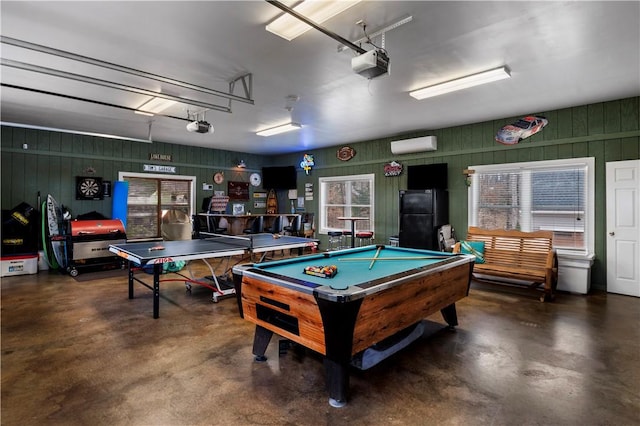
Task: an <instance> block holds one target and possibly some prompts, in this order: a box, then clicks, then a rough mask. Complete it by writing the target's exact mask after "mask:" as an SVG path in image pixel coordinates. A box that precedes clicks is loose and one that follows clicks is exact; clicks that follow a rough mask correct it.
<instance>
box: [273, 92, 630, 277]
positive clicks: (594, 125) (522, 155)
mask: <svg viewBox="0 0 640 426" xmlns="http://www.w3.org/2000/svg"><path fill="white" fill-rule="evenodd" d="M539 114H540V115H544V116H546V117H547V118H548V119H549V125H548V126H547V127H545V129H544V130H543V131H542V132H540V133H538V134H536V135H534V136H532V137H531V138H528V139H525V140H524V141H522V142H520V143H519V144H518V145H514V146H503V145H500V144H498V143H496V142H495V141H494V137H495V134H496V132H497V130H498V129H499V128H500V127H502V126H504V125H505V124H509V123H511V122H513V121H515V120H516V119H517V118H519V117H508V118H505V119H501V120H493V121H487V122H483V123H475V124H469V125H464V126H457V127H451V128H445V129H436V130H431V131H423V132H414V133H412V134H406V135H402V136H401V137H397V138H395V139H401V138H411V137H419V136H425V135H435V136H437V138H438V150H437V151H435V152H425V153H418V154H405V155H393V154H392V153H391V148H390V141H391V140H392V139H390V138H387V139H380V140H376V141H367V142H362V143H357V144H349V146H351V147H352V148H354V149H355V150H356V156H355V157H354V158H353V159H351V160H349V161H347V162H343V161H340V160H338V159H337V157H336V150H337V148H339V147H334V148H326V149H320V150H314V151H310V152H309V153H310V154H313V155H314V159H315V164H316V166H315V167H314V169H313V171H312V172H311V175H310V176H308V177H304V178H303V179H302V180H303V182H311V183H313V184H314V189H315V186H316V185H317V182H318V178H319V177H324V176H336V175H352V174H361V173H375V174H376V193H375V197H376V198H375V209H376V210H375V212H376V221H375V224H374V226H375V231H376V242H386V241H388V238H389V237H390V236H391V235H394V234H397V228H398V191H399V190H400V189H405V188H406V186H407V185H406V184H407V181H406V174H404V173H403V174H402V175H401V176H398V177H384V173H383V166H384V164H385V163H387V162H389V161H392V160H396V161H399V162H400V163H402V165H403V166H404V167H405V170H406V167H407V166H410V165H418V164H431V163H447V164H448V181H449V219H450V222H451V224H452V225H453V226H454V227H455V228H456V230H457V233H458V236H459V237H464V236H465V231H466V229H467V206H468V205H467V186H466V184H465V177H464V175H463V174H462V171H463V170H464V169H466V168H468V166H470V165H483V164H501V163H514V162H525V161H540V160H554V159H561V158H578V157H595V159H596V200H595V205H596V212H595V213H596V241H595V251H596V262H595V264H594V266H593V269H592V285H593V286H594V288H600V289H604V287H605V282H606V271H605V266H606V265H605V259H606V240H605V235H606V229H605V225H606V211H605V203H606V200H605V185H606V182H605V163H606V162H608V161H622V160H633V159H638V158H640V98H638V97H634V98H628V99H621V100H617V101H611V102H603V103H597V104H592V105H586V106H577V107H572V108H565V109H561V110H555V111H548V112H540V113H539ZM302 154H303V153H298V154H292V155H288V156H282V157H281V158H280V163H281V164H289V163H290V164H297V162H299V161H300V159H301V157H302ZM303 182H300V184H299V185H298V187H299V188H304V185H303ZM317 198H318V197H317V194H316V196H315V198H314V201H313V202H307V205H306V207H307V209H308V210H310V211H317ZM321 239H323V242H324V244H326V240H324V237H323V236H321Z"/></svg>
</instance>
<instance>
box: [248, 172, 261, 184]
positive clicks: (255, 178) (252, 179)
mask: <svg viewBox="0 0 640 426" xmlns="http://www.w3.org/2000/svg"><path fill="white" fill-rule="evenodd" d="M249 182H251V185H253V186H260V184H261V183H262V178H261V177H260V174H259V173H251V176H249Z"/></svg>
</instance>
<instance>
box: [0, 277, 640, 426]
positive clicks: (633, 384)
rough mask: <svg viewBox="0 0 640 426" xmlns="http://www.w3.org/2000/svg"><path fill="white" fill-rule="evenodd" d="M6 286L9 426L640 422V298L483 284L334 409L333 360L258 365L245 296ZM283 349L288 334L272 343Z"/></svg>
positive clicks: (65, 282) (172, 286) (296, 358)
mask: <svg viewBox="0 0 640 426" xmlns="http://www.w3.org/2000/svg"><path fill="white" fill-rule="evenodd" d="M100 276H104V274H101V273H90V272H87V273H81V275H80V276H79V277H78V278H79V279H80V280H81V281H78V280H75V279H73V278H71V277H69V276H67V275H63V274H59V273H57V272H40V273H39V274H37V275H29V276H19V277H9V278H3V279H2V283H1V288H2V324H1V325H2V342H1V343H2V389H1V390H2V407H1V408H2V412H1V422H2V425H43V424H55V425H342V424H350V425H383V424H384V425H394V424H395V425H484V424H492V425H632V424H635V425H637V424H640V300H639V299H636V298H631V297H625V296H618V295H612V294H593V295H589V296H578V295H569V294H562V293H561V294H559V295H558V296H557V298H556V301H555V302H554V303H541V302H539V301H538V299H537V297H536V295H534V294H532V293H530V292H513V291H512V292H508V291H507V290H506V289H499V290H496V289H495V288H488V287H480V286H478V285H476V284H474V285H472V290H471V292H470V295H469V297H467V298H465V299H464V300H462V301H461V302H459V303H458V304H457V306H458V318H459V322H460V326H459V327H458V328H457V329H456V331H455V332H452V331H449V330H446V329H445V327H444V326H445V323H444V321H443V320H442V318H441V317H440V315H434V316H432V317H430V318H428V319H427V321H426V324H427V331H426V332H425V335H424V337H423V338H422V339H419V340H418V341H416V342H414V343H413V344H412V345H411V346H410V347H408V348H406V349H405V350H404V351H402V352H400V353H398V354H396V355H395V356H393V357H391V358H389V359H387V360H385V361H383V362H382V363H380V364H378V365H376V366H375V367H373V368H371V369H369V370H367V371H358V370H354V371H353V372H352V374H351V387H350V400H349V403H348V405H347V406H346V407H343V408H332V407H330V406H329V404H328V394H327V392H326V391H325V387H324V369H323V365H322V362H321V360H320V358H319V357H318V356H317V355H315V354H313V353H310V352H309V351H305V350H302V349H300V348H292V349H289V350H288V351H286V353H283V354H280V353H279V345H278V342H277V340H276V341H272V342H271V344H270V346H269V349H268V351H267V356H268V357H269V359H268V361H267V362H265V363H256V362H254V361H253V356H252V354H251V346H252V339H253V325H252V324H250V323H249V322H247V321H244V320H242V319H241V318H240V317H239V316H238V313H237V305H236V301H235V299H234V298H226V299H222V300H221V301H219V302H218V303H212V302H211V300H210V299H211V291H210V290H207V289H205V288H202V287H196V288H194V290H193V291H192V293H191V294H187V293H185V289H184V286H183V285H182V283H179V282H168V283H163V284H162V285H161V290H162V291H161V294H162V296H163V298H162V299H161V301H160V318H159V319H157V320H154V319H153V318H152V301H151V292H150V291H149V290H147V289H146V288H144V287H142V286H140V285H136V288H135V290H136V298H135V299H134V300H129V299H128V298H127V284H126V276H125V275H124V274H121V275H120V276H119V277H110V278H102V279H97V278H98V277H100ZM274 340H275V339H274Z"/></svg>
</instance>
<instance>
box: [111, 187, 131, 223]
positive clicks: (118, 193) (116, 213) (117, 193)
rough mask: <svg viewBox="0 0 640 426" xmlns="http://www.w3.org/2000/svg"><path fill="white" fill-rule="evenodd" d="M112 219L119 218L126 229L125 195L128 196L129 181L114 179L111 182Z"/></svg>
mask: <svg viewBox="0 0 640 426" xmlns="http://www.w3.org/2000/svg"><path fill="white" fill-rule="evenodd" d="M112 189H113V191H112V192H113V197H112V198H111V200H112V202H113V204H112V207H111V212H112V214H111V215H112V219H120V220H121V221H122V225H124V229H127V197H128V196H129V182H125V181H123V180H118V181H115V182H114V184H113V188H112Z"/></svg>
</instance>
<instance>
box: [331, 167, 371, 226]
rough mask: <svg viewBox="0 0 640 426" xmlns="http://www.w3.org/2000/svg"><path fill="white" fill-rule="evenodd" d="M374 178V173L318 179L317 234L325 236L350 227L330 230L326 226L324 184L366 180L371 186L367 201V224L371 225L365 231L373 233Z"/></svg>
mask: <svg viewBox="0 0 640 426" xmlns="http://www.w3.org/2000/svg"><path fill="white" fill-rule="evenodd" d="M375 178H376V176H375V174H374V173H368V174H362V175H347V176H331V177H322V178H319V179H318V186H319V201H318V204H319V221H318V223H319V228H318V233H319V234H327V233H328V232H329V231H341V230H343V229H347V228H345V227H348V226H350V225H348V224H345V225H343V226H342V227H340V228H330V227H328V226H327V216H326V214H325V203H326V201H325V200H326V199H327V194H326V192H325V186H324V183H327V182H345V181H354V180H368V181H369V184H370V185H371V198H370V200H369V206H368V207H369V209H370V210H369V211H370V212H371V214H370V215H369V224H370V225H371V226H370V227H369V228H367V231H372V232H375V230H374V229H373V226H374V225H373V224H374V223H375V209H374V207H375V183H376V180H375Z"/></svg>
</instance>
